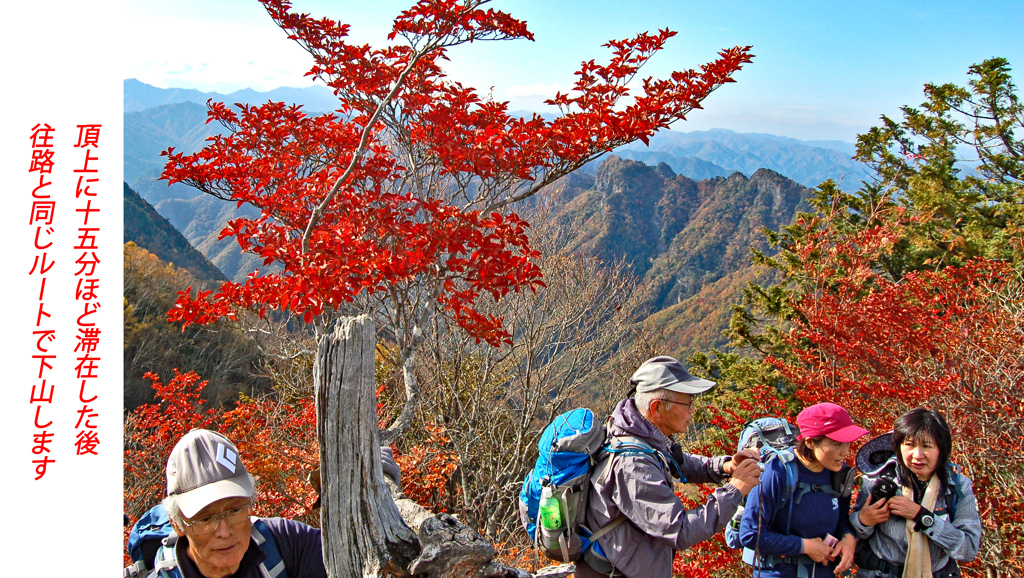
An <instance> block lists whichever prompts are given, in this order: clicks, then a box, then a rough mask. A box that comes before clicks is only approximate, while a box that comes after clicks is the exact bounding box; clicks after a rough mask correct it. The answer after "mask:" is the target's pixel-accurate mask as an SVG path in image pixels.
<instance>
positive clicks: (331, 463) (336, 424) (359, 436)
mask: <svg viewBox="0 0 1024 578" xmlns="http://www.w3.org/2000/svg"><path fill="white" fill-rule="evenodd" d="M375 344H376V336H375V327H374V322H373V319H372V318H370V317H369V316H368V315H360V316H359V317H354V318H346V319H342V320H339V322H338V323H337V324H336V325H335V326H334V328H333V329H331V331H329V332H328V333H327V334H326V335H324V337H323V338H322V339H321V341H320V344H319V346H318V348H317V354H316V360H315V362H314V365H313V381H314V384H315V395H316V419H317V442H318V443H319V445H320V470H319V472H317V473H315V474H314V476H315V477H316V479H318V480H319V482H320V484H319V485H320V528H321V530H322V536H321V539H322V540H323V552H324V565H325V567H326V568H327V575H328V576H329V577H330V578H340V577H346V578H347V577H358V576H363V577H374V578H375V577H378V576H412V575H415V576H421V577H424V578H442V577H445V578H447V577H454V576H459V577H464V578H530V577H531V576H532V574H530V573H529V572H526V571H524V570H519V569H516V568H510V567H508V566H504V565H502V564H499V563H496V562H494V556H495V550H494V547H493V546H492V545H491V544H490V543H489V542H487V541H486V540H484V539H483V537H482V536H480V535H479V534H478V533H477V532H476V531H474V530H472V529H471V528H469V527H467V526H465V525H464V524H462V523H461V522H459V521H458V520H457V519H456V518H454V517H453V516H449V515H447V514H439V515H437V516H432V515H431V514H430V512H427V511H426V510H424V509H423V508H422V507H420V506H419V505H417V504H416V503H414V502H412V501H410V500H406V499H404V496H402V495H401V488H400V487H398V485H397V483H396V482H397V480H395V481H392V482H390V483H391V485H392V487H389V486H388V482H385V477H384V469H383V467H382V465H381V450H380V432H379V430H378V429H377V395H376V392H377V387H376V381H375V379H374V353H375ZM393 493H394V496H393ZM396 499H397V500H398V502H397V504H396ZM400 506H401V511H400ZM403 517H404V519H403ZM406 521H408V522H409V524H412V525H414V526H415V527H416V532H414V531H413V530H412V529H410V527H409V525H407V524H406ZM417 532H418V534H417ZM421 544H422V548H421ZM568 573H569V572H563V573H562V574H552V576H551V578H563V576H567V575H568Z"/></svg>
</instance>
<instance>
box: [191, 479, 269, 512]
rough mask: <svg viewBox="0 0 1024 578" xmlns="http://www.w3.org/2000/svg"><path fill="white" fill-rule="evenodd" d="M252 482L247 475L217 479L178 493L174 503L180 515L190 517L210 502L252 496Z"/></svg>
mask: <svg viewBox="0 0 1024 578" xmlns="http://www.w3.org/2000/svg"><path fill="white" fill-rule="evenodd" d="M252 493H253V489H252V482H251V480H250V478H249V476H248V475H244V476H237V477H234V478H228V479H226V480H219V481H216V482H213V483H212V484H206V485H205V486H199V487H198V488H196V489H194V490H191V491H188V492H185V493H184V494H178V495H177V497H175V500H174V501H175V503H176V504H177V505H178V509H179V510H181V515H182V516H185V517H186V518H192V517H194V516H195V515H196V514H198V513H199V511H200V510H202V509H203V508H205V507H206V506H209V505H210V504H212V503H214V502H216V501H218V500H223V499H225V498H250V499H251V498H252Z"/></svg>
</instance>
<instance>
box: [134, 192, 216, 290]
mask: <svg viewBox="0 0 1024 578" xmlns="http://www.w3.org/2000/svg"><path fill="white" fill-rule="evenodd" d="M124 242H125V243H129V242H130V243H134V244H135V245H137V246H139V247H141V248H143V249H146V250H147V251H149V252H150V253H153V254H154V255H156V256H157V257H158V258H160V260H162V261H164V262H166V263H173V264H174V265H175V266H176V267H179V268H184V269H188V271H189V272H190V273H191V274H192V275H193V276H194V277H195V278H196V279H199V280H201V281H204V282H207V283H213V282H219V281H227V277H225V276H224V274H223V273H221V272H220V270H219V269H217V267H216V266H215V265H214V264H213V263H211V262H210V261H209V260H208V259H207V258H206V257H205V256H204V255H203V254H202V253H201V252H199V251H197V250H196V249H195V248H194V247H193V246H192V245H190V244H189V242H188V240H187V239H186V238H185V237H183V236H182V235H181V233H179V232H178V230H177V229H175V228H174V226H173V225H171V223H170V222H168V220H167V219H166V218H164V217H162V216H161V215H160V213H158V212H157V211H156V209H154V208H153V206H152V205H150V204H149V203H147V202H146V201H145V199H143V198H142V197H140V196H139V195H138V193H136V192H135V191H133V190H132V189H131V187H129V186H128V183H125V184H124Z"/></svg>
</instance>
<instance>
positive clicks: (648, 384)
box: [629, 355, 715, 395]
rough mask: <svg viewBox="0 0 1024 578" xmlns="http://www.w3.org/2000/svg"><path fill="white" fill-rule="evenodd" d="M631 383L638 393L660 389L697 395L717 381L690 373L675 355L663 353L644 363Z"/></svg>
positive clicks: (630, 380) (630, 379) (631, 379)
mask: <svg viewBox="0 0 1024 578" xmlns="http://www.w3.org/2000/svg"><path fill="white" fill-rule="evenodd" d="M629 383H631V384H632V385H634V386H636V392H637V393H647V392H649V391H655V390H659V389H667V390H670V391H677V392H679V393H689V394H692V395H697V394H699V393H703V392H705V391H707V390H709V389H711V388H712V387H714V386H715V382H713V381H708V380H706V379H701V378H699V377H694V376H692V375H690V372H689V371H686V368H685V367H683V364H682V363H679V360H677V359H676V358H674V357H669V356H667V355H662V356H660V357H652V358H651V359H648V360H647V361H645V362H644V363H643V365H641V366H640V368H639V369H637V370H636V373H634V374H633V377H631V378H629Z"/></svg>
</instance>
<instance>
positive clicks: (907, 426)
mask: <svg viewBox="0 0 1024 578" xmlns="http://www.w3.org/2000/svg"><path fill="white" fill-rule="evenodd" d="M891 435H892V449H893V452H895V456H896V460H895V461H896V464H897V467H896V472H895V476H896V479H895V482H896V493H895V495H893V496H892V497H891V498H889V499H884V498H882V497H880V496H877V499H874V500H873V499H872V498H871V493H872V491H873V490H874V489H875V486H876V485H878V484H880V483H884V482H883V478H882V477H868V476H865V477H864V486H863V487H862V488H861V491H860V495H859V496H858V498H857V503H856V504H855V505H854V507H853V510H852V511H851V513H850V524H851V526H852V527H853V529H854V532H855V533H856V534H857V537H858V538H859V539H861V540H866V544H861V545H859V546H858V549H857V550H858V555H857V563H858V566H859V567H860V570H858V572H857V576H858V577H866V578H877V577H883V578H955V577H957V576H960V567H959V566H958V565H957V561H960V562H969V561H971V560H973V559H974V557H975V556H976V555H977V554H978V547H979V544H980V542H981V519H980V517H979V516H978V507H977V503H976V502H975V499H974V492H973V491H972V490H971V480H970V478H968V477H967V476H965V475H963V474H962V473H960V471H959V468H957V467H956V466H955V465H954V464H952V463H951V462H950V460H949V457H950V453H951V452H952V449H953V439H952V435H951V434H950V431H949V425H947V424H946V420H945V418H943V417H942V414H940V413H939V412H937V411H934V410H930V409H925V408H920V407H919V408H917V409H912V410H910V411H908V412H907V413H905V414H903V415H901V416H900V417H899V418H898V419H897V420H896V422H895V423H894V424H893V431H892V434H891ZM861 451H863V450H861Z"/></svg>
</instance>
